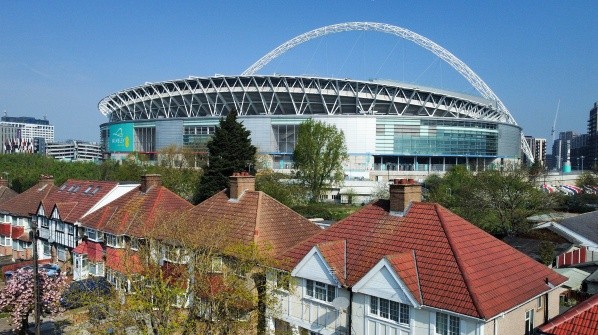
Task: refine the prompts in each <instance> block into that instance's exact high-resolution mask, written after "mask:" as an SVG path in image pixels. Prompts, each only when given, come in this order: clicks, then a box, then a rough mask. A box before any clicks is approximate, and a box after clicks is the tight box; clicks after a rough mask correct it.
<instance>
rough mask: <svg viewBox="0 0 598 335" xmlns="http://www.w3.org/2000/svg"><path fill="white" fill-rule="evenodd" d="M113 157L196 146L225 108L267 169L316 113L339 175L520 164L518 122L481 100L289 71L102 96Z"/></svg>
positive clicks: (285, 155) (286, 164)
mask: <svg viewBox="0 0 598 335" xmlns="http://www.w3.org/2000/svg"><path fill="white" fill-rule="evenodd" d="M99 109H100V111H101V112H102V113H103V114H104V115H106V116H107V117H108V118H109V122H107V123H104V124H102V125H101V126H100V128H101V140H102V145H103V147H104V149H105V151H106V152H107V153H108V154H109V156H110V157H111V158H114V159H123V158H124V157H126V156H128V155H130V154H131V153H137V154H144V155H147V156H148V157H149V158H150V159H151V160H153V159H157V153H158V152H159V151H160V150H161V149H163V148H165V147H167V146H171V145H176V146H180V147H185V146H187V147H192V148H200V147H201V144H203V143H205V142H206V141H207V140H208V139H209V137H210V136H211V134H212V133H213V131H214V127H215V126H216V125H217V124H218V122H219V120H220V118H222V117H223V116H225V115H226V114H227V113H228V112H229V111H230V110H232V109H235V110H237V111H238V114H239V120H240V121H242V122H243V124H244V126H245V127H246V128H247V129H248V130H250V131H251V140H252V142H253V144H254V145H256V146H257V148H258V151H259V153H261V154H263V155H265V156H266V157H269V164H270V165H271V167H272V168H274V169H288V168H290V167H291V166H292V153H293V149H294V145H295V141H296V133H297V132H296V130H297V126H298V125H299V124H300V123H301V122H303V121H304V120H306V119H308V118H314V119H317V120H320V121H323V122H326V123H328V124H333V125H335V126H336V127H337V128H339V129H341V130H342V131H343V132H344V134H345V138H346V144H347V148H348V152H349V155H350V159H349V161H348V162H347V163H346V171H347V173H348V174H349V175H351V176H353V177H369V172H370V171H376V170H386V169H391V170H399V171H444V170H446V169H448V168H449V167H451V166H453V165H455V164H466V165H468V166H470V167H471V168H473V169H485V168H490V167H494V166H497V165H499V164H504V163H505V161H518V160H519V159H520V157H521V150H520V138H521V128H520V127H519V126H517V125H516V124H512V123H508V122H505V120H504V115H503V114H502V113H501V112H500V110H499V109H498V107H497V106H496V103H495V102H493V101H491V100H488V99H485V98H481V97H474V96H468V95H463V94H460V93H455V92H449V91H444V90H440V89H434V88H425V87H418V86H414V85H409V84H402V83H396V82H388V81H384V82H382V81H358V80H350V79H338V78H318V77H293V76H278V75H273V76H262V75H248V76H214V77H205V78H199V77H190V78H187V79H181V80H174V81H164V82H159V83H147V84H145V85H142V86H138V87H133V88H130V89H126V90H123V91H120V92H117V93H114V94H111V95H109V96H107V97H106V98H104V99H103V100H101V101H100V103H99Z"/></svg>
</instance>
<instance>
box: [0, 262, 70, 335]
mask: <svg viewBox="0 0 598 335" xmlns="http://www.w3.org/2000/svg"><path fill="white" fill-rule="evenodd" d="M34 278H35V274H34V273H33V270H31V269H18V270H17V271H15V273H14V274H13V275H12V278H10V279H9V280H8V281H7V283H6V286H5V287H4V289H2V290H1V291H0V309H8V310H10V312H11V317H12V326H13V330H14V331H15V332H17V333H26V332H27V329H28V328H29V327H28V326H29V321H28V319H29V315H30V314H31V313H32V312H33V310H34V306H35V290H34V285H33V284H34V282H35V279H34ZM67 284H68V283H67V279H66V277H64V276H52V277H50V276H48V274H47V273H45V272H41V271H40V272H39V292H40V303H41V307H40V310H41V311H44V312H45V313H48V314H51V315H52V314H56V313H58V312H60V311H61V309H62V308H61V306H60V297H61V295H62V292H63V291H64V289H65V288H66V286H67Z"/></svg>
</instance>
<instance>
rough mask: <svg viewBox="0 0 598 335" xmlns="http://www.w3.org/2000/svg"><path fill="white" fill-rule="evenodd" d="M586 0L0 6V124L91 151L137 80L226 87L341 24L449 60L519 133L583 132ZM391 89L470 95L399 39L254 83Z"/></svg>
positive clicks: (317, 59) (596, 64)
mask: <svg viewBox="0 0 598 335" xmlns="http://www.w3.org/2000/svg"><path fill="white" fill-rule="evenodd" d="M597 17H598V4H596V3H595V2H593V1H536V0H532V1H492V2H488V3H486V2H482V1H459V2H457V1H446V2H435V1H417V2H405V1H380V0H374V1H371V0H370V1H309V0H305V1H264V2H260V1H188V2H187V1H167V2H165V1H150V2H140V1H94V2H91V1H43V2H26V1H4V2H3V3H2V10H1V11H0V113H2V115H4V112H6V113H7V114H8V115H10V116H34V117H37V118H42V117H44V116H46V117H47V118H48V119H49V120H50V122H51V124H53V125H54V126H55V131H56V138H57V140H65V139H82V140H89V141H98V140H99V125H100V124H101V123H104V122H106V121H107V119H106V118H105V117H104V116H103V115H101V114H100V113H99V111H98V109H97V104H98V102H99V101H100V100H101V99H102V98H104V97H105V96H107V95H109V94H111V93H114V92H117V91H119V90H122V89H125V88H129V87H133V86H137V85H141V84H143V83H145V82H156V81H162V80H171V79H180V78H186V77H188V76H211V75H214V74H216V73H219V74H227V75H236V74H240V73H241V72H243V71H244V70H245V69H246V68H248V67H249V66H250V65H251V64H253V63H254V62H255V61H256V60H258V59H259V58H260V57H262V56H263V55H265V54H266V53H268V52H269V51H270V50H272V49H274V48H275V47H277V46H278V45H280V44H282V43H284V42H286V41H287V40H289V39H291V38H293V37H295V36H297V35H300V34H302V33H304V32H307V31H309V30H312V29H316V28H319V27H323V26H326V25H330V24H335V23H342V22H348V21H371V22H381V23H387V24H391V25H396V26H399V27H403V28H406V29H409V30H412V31H414V32H416V33H418V34H420V35H423V36H425V37H427V38H429V39H431V40H432V41H434V42H436V43H437V44H439V45H441V46H442V47H444V48H446V49H447V50H449V51H450V52H451V53H453V54H454V55H455V56H457V57H458V58H459V59H461V60H462V61H463V62H465V63H466V64H467V65H468V66H469V67H470V68H471V69H472V70H473V71H474V72H476V73H477V74H478V75H479V76H480V77H481V78H482V79H483V80H484V81H485V82H486V83H487V84H488V85H489V86H490V87H491V88H492V90H493V91H494V92H495V93H496V94H497V95H498V96H499V97H500V99H501V100H502V101H503V103H504V104H505V105H506V106H507V108H508V109H509V110H510V111H511V113H512V114H513V116H514V117H515V119H516V120H517V122H518V123H519V124H520V125H521V126H522V127H523V129H524V132H525V133H526V134H530V135H533V136H536V137H545V138H547V139H548V140H549V142H550V140H551V134H550V130H551V128H552V124H553V121H554V117H555V113H556V110H557V104H558V102H559V101H560V109H559V115H558V120H557V127H556V130H557V132H559V131H565V130H574V131H577V132H579V133H585V132H586V128H587V124H586V123H587V118H588V113H589V110H590V109H591V108H592V106H593V104H594V102H596V101H598V21H597V19H596V18H597ZM274 72H276V73H282V74H289V75H303V74H306V75H320V76H336V77H341V78H346V77H348V78H354V79H372V78H379V79H394V80H398V81H404V82H414V83H417V84H420V85H426V86H433V87H439V88H443V89H448V90H454V91H458V92H464V93H468V94H477V93H476V91H475V90H474V89H473V88H472V87H471V85H469V84H468V83H467V82H466V81H465V80H464V79H462V77H461V76H460V75H459V74H458V73H457V72H456V71H454V70H453V69H452V68H451V67H450V66H449V65H447V64H446V63H444V62H443V61H441V60H440V59H438V58H437V57H435V56H434V55H432V54H431V53H430V52H428V51H426V50H424V49H423V48H421V47H419V46H417V45H416V44H414V43H412V42H408V41H406V40H402V39H400V38H399V37H396V36H391V35H386V34H382V33H376V32H347V33H339V34H335V35H328V36H325V37H321V38H318V39H315V40H312V41H309V42H306V43H304V44H302V45H300V46H297V47H296V48H294V49H291V50H289V51H288V52H287V53H285V54H283V55H282V56H280V57H279V58H277V59H276V60H274V61H273V62H271V63H270V64H268V65H267V66H266V67H264V68H263V69H262V70H261V71H260V73H262V74H271V73H274Z"/></svg>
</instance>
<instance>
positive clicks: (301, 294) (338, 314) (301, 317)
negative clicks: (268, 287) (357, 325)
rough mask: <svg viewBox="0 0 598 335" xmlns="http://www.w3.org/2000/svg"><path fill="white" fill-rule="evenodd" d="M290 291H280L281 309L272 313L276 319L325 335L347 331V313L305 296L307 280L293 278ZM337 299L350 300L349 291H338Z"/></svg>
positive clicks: (330, 304)
mask: <svg viewBox="0 0 598 335" xmlns="http://www.w3.org/2000/svg"><path fill="white" fill-rule="evenodd" d="M293 282H294V285H293V287H292V289H291V290H289V291H278V296H279V303H280V304H279V308H278V309H276V310H274V311H271V314H272V315H273V317H274V318H276V319H280V320H283V321H286V322H288V323H289V324H291V325H295V326H298V327H301V328H304V329H308V330H311V331H314V332H318V333H320V334H323V335H327V334H333V333H335V334H339V333H342V332H343V331H345V330H346V325H347V322H348V318H347V311H346V310H342V311H339V310H337V309H336V308H335V307H334V306H333V305H332V303H329V302H325V301H320V300H316V299H313V298H311V297H308V296H307V295H306V294H305V291H306V287H305V280H303V279H302V278H293ZM336 290H337V291H336V292H337V293H336V296H337V297H344V298H346V299H347V300H348V299H349V291H348V290H346V289H344V288H337V289H336Z"/></svg>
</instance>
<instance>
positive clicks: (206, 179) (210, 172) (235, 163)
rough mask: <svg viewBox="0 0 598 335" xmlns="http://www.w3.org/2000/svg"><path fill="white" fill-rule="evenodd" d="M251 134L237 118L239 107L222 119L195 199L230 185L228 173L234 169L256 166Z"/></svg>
mask: <svg viewBox="0 0 598 335" xmlns="http://www.w3.org/2000/svg"><path fill="white" fill-rule="evenodd" d="M250 134H251V132H250V131H249V130H247V129H245V127H244V126H243V125H242V124H241V123H240V122H238V121H237V112H236V110H232V111H230V112H229V113H228V115H227V116H226V118H225V119H221V120H220V124H219V125H218V126H216V128H215V129H214V136H213V137H212V138H211V139H210V141H209V142H208V157H209V158H208V166H207V167H206V169H205V171H204V175H203V176H202V178H201V181H200V182H199V186H198V188H197V190H196V193H195V196H194V202H195V203H199V202H201V201H203V200H205V199H207V198H209V197H211V196H212V195H214V194H216V193H217V192H219V191H222V190H223V189H225V188H228V187H229V186H230V185H229V177H230V176H231V175H232V174H233V173H234V172H241V171H247V170H248V169H249V167H250V166H255V154H256V152H257V149H256V147H255V146H253V145H252V144H251V140H250V138H249V135H250Z"/></svg>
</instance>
